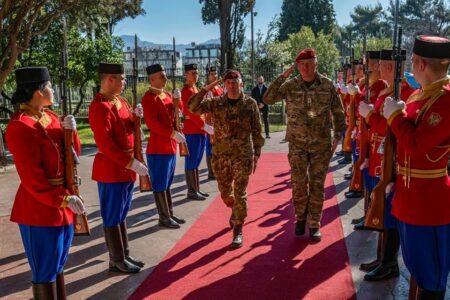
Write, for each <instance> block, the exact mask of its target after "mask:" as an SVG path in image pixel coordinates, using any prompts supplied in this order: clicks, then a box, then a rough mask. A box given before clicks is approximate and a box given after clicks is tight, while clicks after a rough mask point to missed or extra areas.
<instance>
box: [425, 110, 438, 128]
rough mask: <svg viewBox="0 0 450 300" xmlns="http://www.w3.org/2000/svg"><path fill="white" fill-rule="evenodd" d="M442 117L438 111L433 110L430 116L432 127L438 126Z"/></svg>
mask: <svg viewBox="0 0 450 300" xmlns="http://www.w3.org/2000/svg"><path fill="white" fill-rule="evenodd" d="M441 121H442V117H441V115H440V114H438V113H437V112H432V113H431V115H430V116H429V117H428V120H427V122H428V125H430V126H431V127H436V126H437V125H438V124H439V123H441Z"/></svg>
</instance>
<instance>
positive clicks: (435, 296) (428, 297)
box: [418, 290, 445, 300]
mask: <svg viewBox="0 0 450 300" xmlns="http://www.w3.org/2000/svg"><path fill="white" fill-rule="evenodd" d="M444 297H445V291H439V292H435V291H429V290H421V293H420V298H418V299H419V300H444Z"/></svg>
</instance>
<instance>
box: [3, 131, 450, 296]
mask: <svg viewBox="0 0 450 300" xmlns="http://www.w3.org/2000/svg"><path fill="white" fill-rule="evenodd" d="M271 136H272V138H271V139H268V140H266V145H265V146H264V148H263V151H265V152H287V147H288V144H287V143H280V141H281V139H282V138H283V137H284V132H279V133H273V134H272V135H271ZM95 152H96V149H95V148H85V149H84V150H83V156H82V157H81V165H80V168H79V172H80V176H81V179H82V186H81V187H80V188H81V191H82V195H83V198H84V199H85V201H86V204H87V211H88V218H89V221H90V226H91V232H92V235H91V236H90V237H78V238H75V240H74V243H73V246H72V248H71V250H70V253H71V254H70V256H69V260H68V263H67V265H66V268H65V274H66V284H67V291H68V295H69V299H126V297H127V296H129V295H130V294H131V293H132V292H133V291H134V290H135V289H136V287H137V286H138V285H139V284H140V283H141V282H142V281H143V280H144V278H145V277H146V276H147V275H148V274H149V273H150V272H151V271H152V270H153V268H154V267H155V266H156V265H157V264H158V263H159V261H161V259H162V258H163V257H164V256H165V255H166V253H167V252H168V251H169V250H170V249H171V248H172V247H173V246H174V244H175V243H176V242H177V241H178V240H179V239H180V238H181V237H182V236H183V234H184V233H185V232H186V231H187V229H188V228H189V227H190V226H191V225H192V223H193V222H194V221H195V220H196V219H197V218H198V216H199V215H200V214H201V213H202V212H203V211H204V210H205V208H206V207H207V206H208V205H209V204H210V203H211V201H212V200H213V199H214V198H215V197H216V196H217V194H218V190H217V184H216V182H215V181H208V180H207V176H206V172H207V171H206V166H205V163H204V162H203V163H202V165H201V168H200V181H201V185H202V189H203V190H205V191H207V192H209V193H210V197H209V198H208V199H207V200H204V201H193V200H187V199H186V198H185V193H186V191H185V184H184V159H179V160H178V161H177V168H176V173H175V180H174V184H173V186H172V191H173V200H174V210H175V212H176V213H177V214H179V215H180V216H182V217H184V218H186V220H187V223H186V224H184V225H183V226H182V228H181V229H178V230H169V229H161V228H159V227H158V225H157V221H158V215H157V212H156V207H155V203H154V200H153V196H152V193H151V192H150V193H139V192H138V191H136V192H135V195H134V200H133V204H132V207H131V210H130V213H129V216H128V219H127V222H128V227H129V239H130V246H131V251H132V255H133V256H135V257H137V258H140V259H142V260H144V261H145V262H146V266H145V268H144V269H143V271H141V272H140V273H138V274H135V275H121V274H115V273H109V272H108V271H107V268H108V255H107V252H106V246H105V244H104V238H103V230H102V225H101V217H100V213H99V203H98V193H97V187H96V184H95V182H93V181H92V180H90V174H91V166H92V161H93V156H94V154H95ZM336 160H337V158H336V157H335V158H333V160H332V163H331V168H332V169H333V171H334V180H335V185H336V189H337V193H338V198H339V202H340V211H341V220H342V224H343V229H344V233H345V239H346V244H347V247H348V252H349V256H350V263H351V266H352V275H353V280H354V283H355V288H356V290H357V296H358V299H407V291H408V283H407V282H408V281H407V279H408V278H409V274H408V271H407V270H406V269H405V267H404V266H403V263H402V267H401V276H400V278H398V279H392V280H389V281H385V282H378V283H369V282H365V281H364V280H363V279H362V278H363V276H364V273H362V272H360V271H359V270H358V266H359V264H360V263H362V262H367V261H370V260H371V259H372V258H373V257H374V255H375V248H376V233H371V232H354V231H353V226H352V225H350V221H351V219H352V218H356V217H360V216H361V215H362V212H363V203H362V200H358V199H357V200H354V199H345V197H344V196H343V193H344V192H345V191H346V190H347V186H348V181H345V180H344V179H343V174H344V173H346V172H347V170H348V166H345V167H341V166H338V165H337V163H336ZM18 184H19V179H18V176H17V173H16V171H15V169H14V166H8V167H7V168H3V169H2V170H0V298H1V299H3V298H4V299H30V298H31V296H32V295H31V284H30V280H31V273H30V272H29V266H28V263H27V260H26V257H25V254H24V251H23V246H22V242H21V239H20V234H19V230H18V226H17V225H16V224H14V223H11V222H10V221H9V214H10V211H11V207H12V203H13V199H14V195H15V192H16V190H17V186H18ZM30 213H33V212H30ZM293 238H294V237H293ZM448 290H450V285H449V288H448ZM337 296H338V295H337Z"/></svg>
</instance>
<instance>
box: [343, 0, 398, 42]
mask: <svg viewBox="0 0 450 300" xmlns="http://www.w3.org/2000/svg"><path fill="white" fill-rule="evenodd" d="M350 17H351V18H352V30H353V31H354V32H355V33H356V35H357V36H360V37H361V36H363V34H364V30H365V31H366V33H367V35H368V36H373V37H383V36H386V35H389V36H390V35H391V31H390V30H389V28H388V24H387V22H386V15H385V12H384V10H383V6H381V4H380V3H377V4H376V5H375V6H371V5H361V4H359V5H357V6H356V7H355V9H354V11H353V12H352V13H350Z"/></svg>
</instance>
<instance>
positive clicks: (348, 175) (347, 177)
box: [344, 173, 353, 180]
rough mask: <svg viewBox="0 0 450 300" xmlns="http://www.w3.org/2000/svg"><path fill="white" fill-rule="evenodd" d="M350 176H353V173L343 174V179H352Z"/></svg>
mask: <svg viewBox="0 0 450 300" xmlns="http://www.w3.org/2000/svg"><path fill="white" fill-rule="evenodd" d="M352 177H353V173H347V174H344V179H345V180H352Z"/></svg>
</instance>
